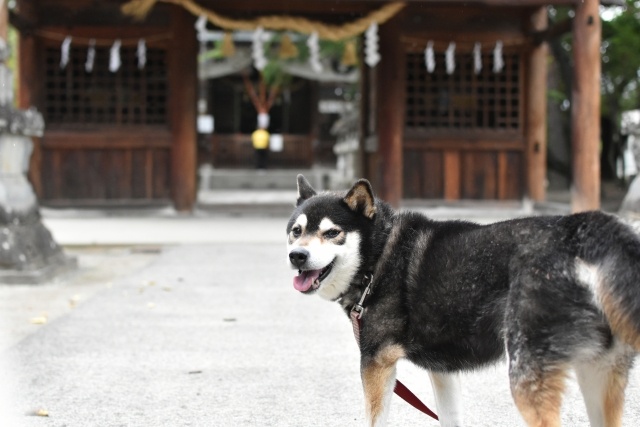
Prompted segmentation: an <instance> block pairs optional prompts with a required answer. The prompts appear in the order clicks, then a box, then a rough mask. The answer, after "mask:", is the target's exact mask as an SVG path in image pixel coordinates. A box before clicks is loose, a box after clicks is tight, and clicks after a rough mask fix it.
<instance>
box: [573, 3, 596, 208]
mask: <svg viewBox="0 0 640 427" xmlns="http://www.w3.org/2000/svg"><path fill="white" fill-rule="evenodd" d="M601 35H602V28H601V25H600V15H599V2H598V1H597V0H584V3H582V4H580V5H578V6H576V8H575V18H574V21H573V62H574V70H573V88H572V92H571V129H572V135H571V149H572V163H573V185H572V192H571V209H572V211H573V212H580V211H586V210H591V209H599V208H600V155H599V148H600V41H601Z"/></svg>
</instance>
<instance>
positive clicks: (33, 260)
mask: <svg viewBox="0 0 640 427" xmlns="http://www.w3.org/2000/svg"><path fill="white" fill-rule="evenodd" d="M77 264H78V263H77V260H76V259H75V258H72V257H68V256H67V255H65V254H64V252H63V250H62V248H61V247H60V246H59V245H58V244H57V243H56V242H55V241H54V240H53V237H52V236H51V233H50V232H49V230H48V229H47V228H46V227H45V226H44V224H42V221H41V220H40V213H39V211H38V208H37V207H34V208H33V209H30V210H29V211H27V212H20V213H16V212H12V213H7V212H6V211H5V210H4V209H1V208H0V283H14V284H37V283H43V282H46V281H49V280H51V279H53V278H54V277H55V276H56V275H57V274H60V273H62V272H65V271H70V270H73V269H75V268H76V267H77Z"/></svg>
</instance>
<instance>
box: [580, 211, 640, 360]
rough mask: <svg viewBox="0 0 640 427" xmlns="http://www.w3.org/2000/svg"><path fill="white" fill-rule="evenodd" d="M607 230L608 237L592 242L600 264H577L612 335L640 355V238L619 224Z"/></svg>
mask: <svg viewBox="0 0 640 427" xmlns="http://www.w3.org/2000/svg"><path fill="white" fill-rule="evenodd" d="M604 228H605V229H606V232H605V233H604V234H606V237H605V238H604V239H600V240H598V241H596V240H592V241H591V242H590V243H591V245H592V246H591V247H592V248H594V247H595V248H597V249H595V252H596V253H598V256H597V257H596V258H597V260H593V261H595V263H594V264H591V265H589V264H587V263H584V262H583V261H582V260H578V271H579V273H580V274H581V275H582V278H583V279H584V278H585V276H584V275H585V274H587V276H586V278H588V282H589V284H590V286H591V287H592V290H593V292H594V295H595V299H596V302H597V304H598V305H599V306H600V308H601V309H602V311H603V312H604V314H605V316H606V318H607V321H608V323H609V326H610V327H611V331H612V332H613V334H614V335H615V336H617V337H618V338H619V339H621V340H622V341H624V342H626V343H627V344H629V345H631V346H632V347H633V348H635V349H636V350H638V351H640V234H638V232H637V231H635V230H633V229H631V228H630V227H628V226H627V225H626V224H622V223H620V222H618V221H612V222H610V223H608V224H606V226H605V227H604ZM602 231H605V230H602ZM596 266H597V267H596Z"/></svg>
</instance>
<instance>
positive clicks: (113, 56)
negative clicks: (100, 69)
mask: <svg viewBox="0 0 640 427" xmlns="http://www.w3.org/2000/svg"><path fill="white" fill-rule="evenodd" d="M120 46H122V42H121V41H120V39H118V40H116V41H114V42H113V46H111V51H110V52H109V71H111V72H112V73H115V72H116V71H118V70H119V69H120V66H121V65H122V61H121V59H120Z"/></svg>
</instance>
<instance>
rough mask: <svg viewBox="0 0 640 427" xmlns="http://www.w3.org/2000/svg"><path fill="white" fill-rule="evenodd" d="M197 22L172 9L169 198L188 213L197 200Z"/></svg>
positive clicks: (179, 208)
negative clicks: (195, 25) (195, 26)
mask: <svg viewBox="0 0 640 427" xmlns="http://www.w3.org/2000/svg"><path fill="white" fill-rule="evenodd" d="M195 20H196V18H195V17H194V16H193V15H191V14H189V13H188V12H186V11H185V10H184V9H182V8H180V7H178V6H172V10H171V33H172V35H173V38H172V39H171V43H170V50H169V64H168V72H169V115H170V121H171V122H170V125H171V134H172V139H173V142H172V149H171V197H172V199H173V202H174V206H175V208H176V209H177V210H178V211H189V210H191V209H192V208H193V205H194V203H195V200H196V137H197V134H196V114H197V113H196V104H197V85H198V76H197V70H198V68H197V56H198V45H197V41H196V35H195V29H194V24H195Z"/></svg>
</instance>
